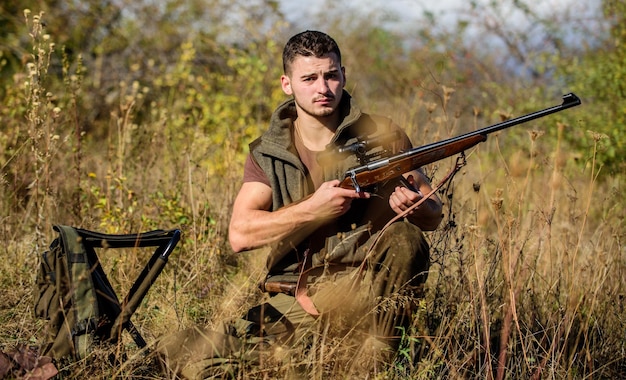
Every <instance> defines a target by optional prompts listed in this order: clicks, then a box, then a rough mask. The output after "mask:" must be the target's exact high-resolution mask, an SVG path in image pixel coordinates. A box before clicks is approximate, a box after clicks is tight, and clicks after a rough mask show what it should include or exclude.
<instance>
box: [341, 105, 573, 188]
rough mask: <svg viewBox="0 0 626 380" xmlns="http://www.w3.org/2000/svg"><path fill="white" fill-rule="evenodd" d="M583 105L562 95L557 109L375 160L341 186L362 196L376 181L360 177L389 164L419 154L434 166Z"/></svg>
mask: <svg viewBox="0 0 626 380" xmlns="http://www.w3.org/2000/svg"><path fill="white" fill-rule="evenodd" d="M580 104H581V100H580V98H579V97H578V96H576V95H575V94H574V93H569V94H565V95H563V103H562V104H559V105H557V106H553V107H549V108H546V109H544V110H541V111H536V112H532V113H529V114H527V115H524V116H519V117H516V118H514V119H510V120H506V121H503V122H501V123H498V124H494V125H491V126H489V127H485V128H481V129H478V130H476V131H471V132H467V133H464V134H462V135H459V136H456V137H451V138H449V139H446V140H442V141H437V142H434V143H431V144H426V145H422V146H419V147H416V148H413V149H410V150H408V151H406V152H403V153H399V154H397V155H395V156H392V157H389V158H384V159H380V160H376V161H373V162H370V163H368V164H366V165H362V166H358V167H355V168H352V169H350V170H348V171H347V172H346V175H345V178H344V180H343V182H342V186H343V187H354V189H355V190H356V191H357V192H360V191H361V187H362V186H367V185H369V184H371V183H372V182H373V181H365V182H364V183H363V182H361V183H359V181H360V178H359V177H365V176H366V175H367V173H371V172H374V173H375V172H376V171H378V172H381V171H383V170H384V169H385V167H388V166H389V165H390V164H393V163H396V162H400V161H403V160H405V159H407V158H409V157H413V156H417V155H420V154H421V155H428V156H430V157H433V161H432V162H434V161H437V160H440V159H442V158H445V157H449V156H451V155H453V154H457V153H461V152H462V151H464V150H465V149H468V148H470V147H472V146H474V145H476V144H478V143H480V142H482V141H485V140H486V139H487V135H488V134H490V133H494V132H497V131H500V130H503V129H506V128H510V127H512V126H515V125H518V124H522V123H526V122H528V121H531V120H534V119H538V118H540V117H544V116H547V115H550V114H553V113H555V112H559V111H563V110H565V109H568V108H571V107H574V106H577V105H580ZM455 144H456V145H457V147H458V149H447V148H448V147H450V146H453V145H455ZM457 150H458V152H457ZM431 153H432V154H431ZM426 163H428V162H426ZM404 166H406V165H404ZM404 166H398V168H397V169H396V170H395V171H396V172H397V171H398V170H400V168H404ZM392 173H393V171H392V170H387V171H386V172H385V173H380V174H378V175H377V177H378V178H377V180H378V179H379V178H381V177H384V178H386V179H388V177H390V174H392ZM397 174H398V175H401V174H404V173H397Z"/></svg>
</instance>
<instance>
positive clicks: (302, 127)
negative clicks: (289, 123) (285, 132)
mask: <svg viewBox="0 0 626 380" xmlns="http://www.w3.org/2000/svg"><path fill="white" fill-rule="evenodd" d="M338 123H339V122H338V114H337V113H335V114H333V115H330V116H327V117H324V118H319V117H313V116H310V115H307V114H303V113H302V112H301V113H300V114H299V115H298V118H297V119H296V121H295V123H294V128H295V131H294V133H295V135H296V138H300V139H301V140H302V143H303V144H304V146H305V147H307V149H309V150H312V151H322V150H324V149H325V148H326V145H328V144H329V143H330V141H331V140H332V138H333V136H334V135H335V131H336V130H337V127H338Z"/></svg>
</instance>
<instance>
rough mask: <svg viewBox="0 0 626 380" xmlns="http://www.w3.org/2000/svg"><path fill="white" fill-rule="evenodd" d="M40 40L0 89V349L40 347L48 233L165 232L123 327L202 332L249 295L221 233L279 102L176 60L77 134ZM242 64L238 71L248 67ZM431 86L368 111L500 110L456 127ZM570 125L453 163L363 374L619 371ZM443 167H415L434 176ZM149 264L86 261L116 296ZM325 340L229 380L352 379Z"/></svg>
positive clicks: (126, 257) (99, 354)
mask: <svg viewBox="0 0 626 380" xmlns="http://www.w3.org/2000/svg"><path fill="white" fill-rule="evenodd" d="M38 41H39V42H38V43H39V44H40V45H36V46H39V48H40V49H42V50H40V52H42V54H38V55H37V57H38V58H40V60H39V61H36V62H33V63H32V65H29V66H28V67H29V70H30V71H29V72H28V74H25V75H24V76H21V77H19V78H17V79H15V81H16V84H15V89H13V90H14V91H15V92H11V91H13V90H12V87H10V86H8V87H7V89H6V91H5V93H4V95H5V98H6V99H7V101H6V105H7V106H9V107H11V109H12V110H15V114H14V115H9V114H8V113H3V114H2V115H3V117H4V119H3V120H5V121H6V120H13V122H12V124H11V123H9V124H7V125H6V127H5V128H4V129H0V143H1V145H0V146H1V147H4V148H6V150H5V152H4V155H3V156H2V160H3V161H2V162H0V168H1V169H2V178H1V185H2V186H1V187H0V192H1V193H0V201H1V202H2V204H0V220H1V221H2V223H0V236H1V239H2V240H1V241H2V242H3V244H2V246H1V248H0V255H1V257H2V260H0V290H1V291H2V297H1V298H0V344H1V345H2V348H3V349H10V348H11V347H15V346H16V345H28V346H38V345H40V344H41V343H42V337H43V335H44V331H45V328H46V325H45V322H44V321H40V320H37V319H35V317H34V314H33V290H34V279H35V276H36V272H37V267H38V260H39V254H40V253H41V252H43V251H44V250H45V249H46V248H47V245H48V244H50V242H51V241H52V239H53V238H54V237H55V236H54V233H53V230H52V226H53V225H54V224H69V225H75V226H80V227H82V228H87V229H92V230H97V231H100V232H104V233H128V232H139V231H147V230H151V229H155V228H163V229H169V228H180V229H181V231H182V232H183V238H182V240H181V242H180V243H179V246H178V248H177V249H176V251H175V252H174V254H173V256H172V258H171V260H170V262H169V263H168V265H167V267H166V268H165V270H164V272H163V273H162V274H161V276H160V277H159V278H158V280H157V282H156V283H155V285H154V286H153V287H152V288H151V290H150V292H149V293H148V295H147V297H146V298H145V300H144V302H143V304H142V305H141V307H140V308H139V309H138V310H137V312H136V314H135V315H134V317H133V321H134V323H135V325H136V326H137V327H138V329H139V330H140V332H141V333H142V334H143V335H144V338H146V340H147V341H148V342H149V343H152V342H154V341H155V340H156V339H157V338H158V337H160V336H163V335H164V334H167V333H170V332H173V331H178V330H182V329H184V328H187V327H191V326H208V327H211V326H214V325H216V324H218V323H219V322H220V321H223V320H225V319H229V318H234V317H237V316H239V315H240V314H241V313H242V312H243V311H244V310H246V308H247V307H248V306H249V305H251V304H254V303H255V302H257V301H259V300H260V299H262V298H263V297H264V295H263V294H262V293H261V292H260V291H259V290H258V289H257V280H258V279H259V277H260V276H261V274H262V264H263V259H264V258H263V257H259V256H254V255H250V254H245V253H244V254H234V253H233V252H232V251H231V250H230V248H229V246H228V244H227V226H228V220H229V212H230V206H231V204H232V201H233V198H234V196H235V194H236V192H237V190H238V187H239V184H240V181H241V175H242V167H243V158H244V157H245V154H246V144H247V142H249V141H250V138H251V137H252V136H255V135H256V134H258V133H259V132H260V131H262V130H264V128H265V125H266V122H267V120H266V118H263V117H260V116H259V113H255V112H257V111H255V110H259V109H265V108H267V109H271V108H273V107H275V106H276V105H277V104H278V103H279V101H280V100H281V94H280V93H279V92H272V91H266V92H265V93H263V92H261V93H262V94H266V95H267V96H266V97H264V98H263V101H264V103H263V104H252V102H247V101H245V100H247V99H258V98H259V97H257V96H256V95H257V92H258V91H260V90H259V88H257V87H246V86H252V84H250V83H253V82H254V83H257V82H259V83H260V82H262V81H260V80H259V81H254V80H250V81H235V80H233V78H229V77H224V78H222V77H220V78H218V79H219V83H218V84H220V85H224V84H225V83H226V84H233V86H235V84H236V85H237V86H239V87H237V88H236V89H235V90H234V91H235V95H233V94H226V93H222V92H220V91H213V90H212V87H211V86H212V85H214V84H215V83H212V82H211V80H215V81H217V79H215V78H203V77H200V76H194V75H192V74H190V73H189V72H188V70H187V68H188V66H186V65H188V64H189V62H190V61H191V58H188V59H187V58H184V57H183V58H181V63H180V67H179V69H180V71H177V72H174V73H167V75H166V74H164V77H163V78H157V79H158V80H161V79H162V81H163V83H165V82H167V81H169V82H168V83H170V84H168V85H167V86H166V85H162V87H161V88H157V87H158V85H157V84H156V83H161V82H158V80H155V84H153V85H154V87H151V88H150V87H148V86H146V87H143V86H142V85H139V83H135V82H122V83H120V87H119V88H118V89H116V91H118V94H119V96H118V98H117V101H118V103H119V104H117V105H115V106H114V107H113V108H114V110H115V111H114V112H111V114H110V115H109V116H108V117H107V118H108V119H107V120H109V122H108V125H105V126H102V125H99V126H98V127H99V128H96V127H95V126H84V125H82V124H80V123H79V122H78V121H77V120H78V119H79V117H78V116H77V115H76V114H75V113H76V112H77V110H79V109H81V108H80V107H77V106H76V103H78V102H80V101H81V83H80V81H81V77H80V75H78V74H76V75H67V77H65V79H66V82H65V85H66V87H65V91H66V93H65V95H64V96H65V97H64V98H63V99H65V100H64V102H61V101H59V100H58V99H57V97H60V96H61V95H60V94H58V93H53V92H52V90H49V89H47V88H46V87H45V84H46V82H45V81H44V80H43V79H42V80H36V78H45V75H46V73H47V67H48V65H49V61H46V57H50V55H51V54H52V51H49V50H46V49H51V48H50V47H47V46H48V45H47V43H46V40H45V39H43V38H42V39H40V40H38ZM182 49H183V53H187V52H189V51H191V50H192V48H191V47H185V46H183V47H182ZM183 56H184V54H183ZM244 58H245V59H242V61H241V62H239V61H237V62H235V63H234V64H235V65H237V64H241V66H235V68H236V69H241V68H248V69H249V66H248V65H249V64H251V63H252V64H254V63H255V62H249V61H248V58H247V56H244ZM185 59H187V61H186V60H185ZM250 60H251V59H250ZM233 71H235V70H233ZM252 71H253V72H257V70H252ZM270 74H271V73H269V74H267V73H266V74H264V75H268V76H269V75H270ZM247 75H248V74H247ZM265 79H267V78H265ZM168 86H169V87H168ZM242 86H243V87H242ZM439 90H441V89H439ZM355 91H356V92H358V87H355ZM442 91H443V94H444V96H443V97H442V98H441V99H443V104H440V103H436V102H434V103H433V100H432V99H426V98H424V99H422V98H419V97H415V98H414V100H412V101H411V103H410V104H408V103H406V102H403V100H396V98H390V99H388V103H387V104H384V105H382V106H380V107H379V108H377V110H376V111H377V112H380V113H384V114H388V115H391V116H393V117H394V119H396V120H397V121H398V122H399V123H401V124H403V125H406V126H407V131H408V133H409V135H410V136H411V138H412V139H413V140H414V143H415V144H416V145H417V144H419V143H422V142H423V143H426V142H433V141H436V140H439V139H443V138H446V137H449V136H451V135H455V134H457V133H460V132H462V131H463V130H461V129H462V128H461V125H465V128H464V129H465V130H467V129H469V128H476V127H480V126H481V124H483V123H487V122H490V121H493V120H492V119H494V118H496V117H494V116H493V115H496V114H497V110H495V109H493V110H483V112H482V113H481V115H480V117H478V114H479V112H478V110H477V109H476V108H474V113H473V115H466V113H467V112H465V113H464V114H462V115H460V116H458V117H457V116H454V117H453V116H451V114H453V113H454V108H455V107H446V102H447V101H448V100H449V97H450V96H452V97H454V96H457V95H460V94H459V93H460V92H461V91H460V90H459V91H458V92H457V94H455V95H452V93H453V92H454V91H452V90H451V89H450V88H446V87H445V86H444V87H443V90H442ZM152 92H155V93H156V95H152ZM216 93H217V95H216ZM236 94H241V96H240V97H239V96H236ZM211 96H214V97H213V98H211ZM398 98H399V99H404V98H407V97H406V96H404V95H403V96H400V95H398ZM459 98H460V97H459ZM242 99H243V101H242ZM453 101H454V98H453ZM73 102H74V103H73ZM364 102H365V103H367V102H368V99H364ZM459 102H462V100H459ZM471 106H472V105H471V104H465V103H456V108H458V109H465V110H466V109H468V108H469V107H471ZM264 107H265V108H264ZM514 111H515V113H520V112H521V111H519V110H514ZM259 112H261V111H259ZM260 114H261V116H265V117H266V116H267V115H266V114H263V112H261V113H260ZM7 115H8V116H7ZM9 116H11V117H9ZM579 120H582V121H581V122H580V123H579V124H578V125H566V124H564V123H561V122H560V121H561V118H552V117H550V118H546V119H543V120H541V121H540V122H539V121H537V122H533V123H529V125H524V126H521V127H516V128H515V130H509V131H504V132H500V133H498V134H496V135H493V136H490V138H489V140H488V141H487V142H485V143H483V144H481V145H479V146H478V147H477V148H475V149H472V150H471V151H469V152H466V153H467V157H466V158H467V164H466V165H465V166H464V167H463V168H462V169H461V170H460V171H459V172H458V173H457V174H456V176H455V177H454V179H453V180H452V181H451V182H450V183H448V184H446V185H445V186H444V187H443V188H442V190H441V192H440V196H441V198H442V199H443V200H444V214H445V217H444V221H443V222H442V224H441V226H440V228H439V229H438V230H436V231H434V232H431V233H428V234H427V237H428V239H429V241H430V242H431V255H432V257H431V259H432V267H431V273H430V275H429V279H428V281H427V283H426V294H425V297H424V299H423V300H422V301H421V302H420V308H419V310H417V311H416V313H415V315H414V318H413V324H412V326H411V328H410V329H409V330H407V331H405V334H404V335H403V337H402V342H403V343H402V347H401V349H400V351H399V353H398V357H397V358H396V360H395V362H394V363H393V365H392V366H391V367H390V368H389V369H388V370H386V371H384V372H382V373H378V374H376V375H371V376H370V378H377V379H433V378H446V379H447V378H452V379H456V378H463V379H485V378H487V379H491V378H495V379H605V378H606V379H608V378H611V379H613V378H624V377H626V354H625V352H626V313H625V312H624V307H625V306H626V305H625V302H626V300H625V296H626V289H625V285H626V284H625V282H626V276H625V275H626V250H625V248H624V246H623V241H624V239H625V232H624V230H625V228H624V227H625V226H624V221H625V211H624V199H626V198H625V197H624V195H623V189H624V180H623V176H622V175H619V174H612V173H611V174H609V173H605V172H604V171H603V170H604V169H603V167H602V166H601V165H600V164H598V163H596V161H595V157H596V154H597V152H598V151H599V150H601V149H602V146H603V143H604V141H605V136H603V135H601V134H597V133H593V132H584V133H586V134H587V135H588V136H590V137H591V141H593V142H595V145H591V146H589V147H588V150H587V151H579V150H572V149H570V148H569V144H567V143H566V141H565V140H566V139H564V138H563V136H564V135H565V134H568V133H572V131H574V130H581V129H582V128H584V114H581V116H580V118H579ZM546 130H553V131H558V133H556V134H550V135H549V136H548V134H547V133H545V134H544V132H545V131H546ZM454 159H455V158H449V159H446V160H442V161H440V162H437V163H434V164H432V165H429V166H428V167H427V168H425V169H426V171H427V173H428V174H429V175H430V176H432V178H433V182H434V183H437V182H438V180H440V179H441V178H443V177H444V176H445V175H446V174H447V172H448V171H449V170H451V169H452V167H453V166H454ZM148 255H149V253H148V252H146V251H141V252H139V251H136V250H126V251H117V250H105V251H103V252H100V259H101V261H102V264H103V266H104V267H105V270H106V272H107V273H108V274H109V276H110V280H111V282H112V283H113V285H114V287H115V288H116V290H117V292H118V295H120V296H123V295H124V294H126V292H127V291H128V289H129V288H130V286H131V285H132V283H133V281H134V279H135V278H136V277H137V276H138V274H139V271H140V270H141V269H142V268H143V266H144V265H145V263H146V261H147V257H148ZM336 339H337V338H336V337H330V336H329V337H327V336H325V335H324V333H323V332H322V333H321V334H320V335H319V336H318V340H317V341H316V342H317V344H316V345H315V348H314V349H311V350H304V349H300V348H297V347H295V348H292V349H291V350H288V351H290V352H291V355H285V357H283V358H282V360H277V361H268V362H265V363H264V365H263V366H261V367H258V368H255V369H248V370H246V371H244V372H243V373H242V375H241V378H251V377H256V378H297V377H299V376H303V375H302V374H303V373H305V374H306V376H305V377H306V378H312V379H328V378H333V379H334V378H349V375H348V373H347V372H346V370H345V368H347V367H349V366H350V365H351V364H353V362H354V361H355V360H358V358H355V357H354V353H353V352H352V351H350V350H349V349H346V350H341V349H338V348H337V347H338V345H337V340H336ZM119 353H124V355H125V358H126V360H124V361H123V363H122V364H119V365H113V366H111V365H110V363H109V361H108V359H107V358H108V357H109V356H110V354H119ZM58 367H59V369H60V371H61V374H62V376H60V377H61V378H64V379H85V378H99V379H109V378H121V379H156V378H164V377H168V376H167V375H165V374H163V373H162V372H161V371H160V368H159V366H158V365H157V364H156V362H155V361H154V360H153V359H150V358H148V359H147V358H145V357H144V356H143V355H142V354H141V353H139V352H138V351H137V350H136V349H135V347H134V344H133V343H132V342H131V340H130V339H129V337H128V336H126V337H125V338H124V340H123V341H122V342H120V344H119V345H118V346H117V347H104V348H102V349H99V350H96V352H94V354H93V356H92V357H90V358H88V359H86V360H83V361H79V362H74V363H69V362H68V363H58ZM294 368H297V369H298V371H300V372H294ZM361 375H362V377H365V375H366V374H365V373H361ZM350 376H352V375H350Z"/></svg>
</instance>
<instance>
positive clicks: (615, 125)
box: [558, 0, 626, 174]
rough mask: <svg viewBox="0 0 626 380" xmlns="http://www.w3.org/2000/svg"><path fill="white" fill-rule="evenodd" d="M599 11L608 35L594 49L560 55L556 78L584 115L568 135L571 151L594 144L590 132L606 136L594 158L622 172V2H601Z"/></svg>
mask: <svg viewBox="0 0 626 380" xmlns="http://www.w3.org/2000/svg"><path fill="white" fill-rule="evenodd" d="M603 12H604V16H605V19H606V21H607V23H608V27H609V32H610V33H609V34H608V35H606V36H604V38H603V39H602V40H601V41H599V44H598V45H597V46H593V47H590V48H588V49H585V51H583V52H582V54H579V55H574V56H571V55H569V56H568V54H567V53H566V52H565V53H562V55H561V57H560V60H559V62H558V68H559V70H558V75H559V79H560V81H561V82H562V83H567V84H568V86H569V88H571V89H572V90H573V91H576V92H577V93H579V94H580V95H581V96H582V97H583V99H584V101H585V102H586V104H585V106H586V109H587V112H585V113H584V116H583V115H581V116H583V118H584V123H583V124H582V128H581V129H582V130H580V131H578V132H577V133H571V134H570V135H569V138H568V140H570V141H571V142H572V145H573V146H574V148H581V147H583V146H589V145H591V144H592V143H593V141H594V136H595V135H593V134H589V133H587V130H591V131H593V132H596V133H601V134H603V135H606V136H607V137H608V139H607V140H606V142H605V143H604V144H602V149H601V151H600V152H599V156H598V159H599V161H600V162H601V163H603V164H604V165H605V166H606V168H607V169H608V170H609V171H610V172H611V173H616V172H619V173H622V174H623V173H624V169H626V165H625V164H624V156H623V155H624V152H625V151H626V136H625V135H624V125H626V3H625V2H623V1H620V0H605V1H604V2H603Z"/></svg>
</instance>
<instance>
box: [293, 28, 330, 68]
mask: <svg viewBox="0 0 626 380" xmlns="http://www.w3.org/2000/svg"><path fill="white" fill-rule="evenodd" d="M330 53H335V54H336V55H337V59H338V60H339V64H341V51H339V46H338V45H337V43H336V42H335V40H333V39H332V37H330V36H329V35H328V34H326V33H322V32H318V31H314V30H307V31H304V32H301V33H298V34H296V35H295V36H293V37H291V38H290V39H289V41H287V44H285V48H284V49H283V71H284V72H285V74H287V73H288V69H289V66H290V65H291V63H293V61H294V60H295V59H296V57H297V56H303V57H316V58H321V57H324V56H326V55H328V54H330Z"/></svg>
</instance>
